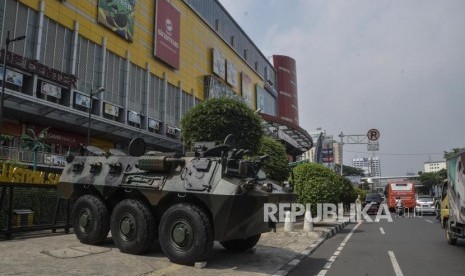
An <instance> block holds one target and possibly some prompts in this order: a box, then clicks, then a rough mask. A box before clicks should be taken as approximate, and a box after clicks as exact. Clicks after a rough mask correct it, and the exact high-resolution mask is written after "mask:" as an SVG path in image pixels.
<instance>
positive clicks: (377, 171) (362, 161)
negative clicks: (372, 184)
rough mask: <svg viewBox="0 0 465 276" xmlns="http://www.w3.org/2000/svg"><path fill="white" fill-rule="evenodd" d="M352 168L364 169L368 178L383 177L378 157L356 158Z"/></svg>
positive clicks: (353, 160)
mask: <svg viewBox="0 0 465 276" xmlns="http://www.w3.org/2000/svg"><path fill="white" fill-rule="evenodd" d="M352 166H353V167H355V168H359V169H362V170H363V172H364V173H365V175H366V176H381V164H380V160H379V157H378V156H374V157H371V156H370V157H362V158H354V159H352Z"/></svg>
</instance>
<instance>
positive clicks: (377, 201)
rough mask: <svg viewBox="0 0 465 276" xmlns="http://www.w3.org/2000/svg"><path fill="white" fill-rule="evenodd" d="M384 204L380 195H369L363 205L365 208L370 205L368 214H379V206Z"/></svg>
mask: <svg viewBox="0 0 465 276" xmlns="http://www.w3.org/2000/svg"><path fill="white" fill-rule="evenodd" d="M382 202H383V199H382V197H381V195H380V194H378V193H368V194H366V196H365V202H364V203H363V207H364V208H365V205H367V204H370V203H371V206H370V207H369V208H368V210H367V214H377V213H378V210H379V206H380V205H381V203H382Z"/></svg>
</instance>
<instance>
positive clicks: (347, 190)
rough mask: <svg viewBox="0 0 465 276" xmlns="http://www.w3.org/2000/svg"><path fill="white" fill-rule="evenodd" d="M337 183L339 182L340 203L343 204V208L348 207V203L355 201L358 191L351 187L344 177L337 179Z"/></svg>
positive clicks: (350, 183)
mask: <svg viewBox="0 0 465 276" xmlns="http://www.w3.org/2000/svg"><path fill="white" fill-rule="evenodd" d="M339 181H340V182H341V198H340V202H342V203H343V204H344V206H349V204H350V203H354V202H355V199H357V196H358V194H359V191H358V190H357V189H356V188H355V187H354V185H352V182H350V180H349V179H348V178H346V177H339Z"/></svg>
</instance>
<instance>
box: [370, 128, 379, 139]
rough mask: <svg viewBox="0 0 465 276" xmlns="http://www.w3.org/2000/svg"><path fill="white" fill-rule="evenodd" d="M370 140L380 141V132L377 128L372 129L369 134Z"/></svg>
mask: <svg viewBox="0 0 465 276" xmlns="http://www.w3.org/2000/svg"><path fill="white" fill-rule="evenodd" d="M367 137H368V140H370V141H378V139H379V130H377V129H376V128H372V129H370V130H369V131H368V133H367Z"/></svg>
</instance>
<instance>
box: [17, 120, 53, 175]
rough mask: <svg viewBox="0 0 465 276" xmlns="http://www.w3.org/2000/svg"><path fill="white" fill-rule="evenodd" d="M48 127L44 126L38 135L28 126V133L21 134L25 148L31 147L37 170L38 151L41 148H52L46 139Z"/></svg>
mask: <svg viewBox="0 0 465 276" xmlns="http://www.w3.org/2000/svg"><path fill="white" fill-rule="evenodd" d="M48 129H49V127H47V128H44V129H42V130H41V131H40V132H39V135H37V136H36V133H35V131H34V130H33V129H31V128H28V129H27V131H26V134H23V135H22V136H21V146H22V148H25V149H30V150H32V152H33V154H34V155H33V170H34V171H35V170H36V168H37V152H38V151H39V149H42V150H44V149H46V148H50V146H49V145H47V144H45V140H47V134H48ZM27 132H30V133H31V135H28V134H27Z"/></svg>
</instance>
